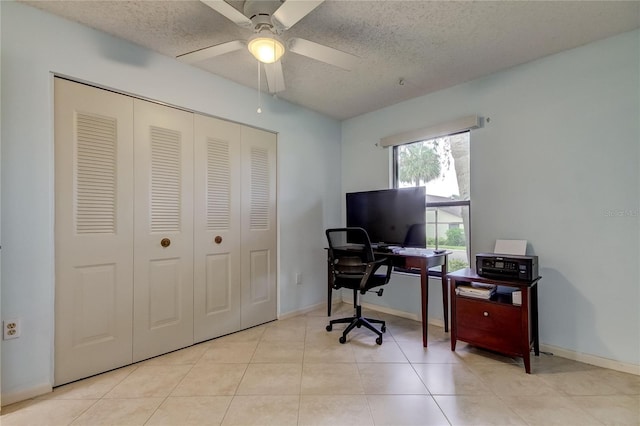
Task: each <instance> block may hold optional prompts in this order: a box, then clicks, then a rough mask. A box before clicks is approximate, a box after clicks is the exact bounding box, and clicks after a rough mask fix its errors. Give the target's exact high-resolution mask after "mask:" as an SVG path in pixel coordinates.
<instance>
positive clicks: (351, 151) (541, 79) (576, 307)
mask: <svg viewBox="0 0 640 426" xmlns="http://www.w3.org/2000/svg"><path fill="white" fill-rule="evenodd" d="M639 76H640V32H638V31H634V32H630V33H626V34H623V35H620V36H617V37H613V38H610V39H607V40H603V41H600V42H597V43H593V44H589V45H587V46H583V47H580V48H577V49H573V50H570V51H567V52H564V53H560V54H557V55H554V56H550V57H547V58H544V59H541V60H538V61H535V62H531V63H528V64H525V65H522V66H519V67H516V68H512V69H510V70H508V71H504V72H500V73H496V74H493V75H491V76H488V77H486V78H482V79H479V80H475V81H472V82H469V83H466V84H463V85H459V86H456V87H453V88H451V89H447V90H443V91H440V92H437V93H433V94H431V95H428V96H423V97H420V98H417V99H413V100H410V101H407V102H404V103H401V104H398V105H395V106H392V107H389V108H386V109H383V110H379V111H376V112H373V113H370V114H367V115H364V116H360V117H357V118H354V119H351V120H347V121H345V122H343V126H342V139H343V147H342V175H343V182H342V190H343V193H344V192H349V191H356V190H368V189H379V188H385V187H388V186H387V185H388V182H389V173H388V170H389V168H388V164H389V155H390V153H389V150H385V149H380V148H377V147H375V145H374V144H375V143H376V142H377V141H379V139H380V138H381V137H384V136H387V135H391V134H395V133H400V132H403V131H406V130H411V129H417V128H421V127H426V126H430V125H434V124H437V123H440V122H444V121H449V120H451V119H455V118H459V117H462V116H465V115H469V114H479V115H481V116H483V117H488V118H490V122H489V123H487V124H486V125H485V127H484V128H482V129H479V130H476V131H473V132H472V135H471V173H472V175H471V179H472V195H471V197H472V201H471V214H472V223H471V233H472V253H473V254H475V253H479V252H483V251H491V250H492V248H493V244H494V241H495V240H496V239H501V238H503V239H526V240H528V241H529V246H530V248H531V250H532V253H535V254H537V255H538V256H539V258H540V265H541V270H540V273H541V275H542V276H543V279H542V282H541V287H540V329H541V331H540V338H541V341H542V343H544V344H548V345H554V346H558V347H561V348H564V349H568V350H570V351H574V352H578V353H582V354H588V355H594V356H598V357H603V358H607V359H611V360H616V361H620V362H624V363H631V364H635V365H638V364H640V318H639V314H638V312H639V310H640V309H639V306H640V294H639V288H640V273H639V267H638V263H639V259H640V251H639V245H640V226H639V219H640V201H639V200H640V178H639V173H638V169H639V165H640V152H639V146H640V131H639V127H638V126H639V124H638V123H639V122H640V107H639V102H640V90H639V78H640V77H639ZM409 83H410V82H409ZM343 198H344V195H343ZM399 280H401V281H400V282H401V285H400V287H402V291H405V290H406V288H407V285H406V280H407V278H406V277H402V278H399ZM413 281H414V286H413V288H411V289H410V291H412V292H413V293H412V294H414V297H415V295H418V294H419V283H418V280H417V279H413ZM392 284H393V283H392ZM435 284H436V283H435V282H434V283H432V284H431V290H432V291H431V293H430V294H431V301H430V313H431V314H430V316H431V317H434V318H438V317H439V315H440V312H441V309H439V308H440V307H439V305H440V303H441V302H440V294H441V293H440V292H439V291H438V286H437V285H435ZM394 292H395V289H394V286H393V285H390V286H389V289H388V290H387V293H385V297H384V298H385V299H386V298H387V297H389V298H391V297H395V299H388V300H387V301H386V302H382V301H380V302H377V301H376V300H375V299H371V298H370V299H368V300H369V301H370V302H371V303H381V304H382V303H385V304H386V305H390V307H392V308H394V309H399V310H403V311H407V312H411V313H416V314H417V313H419V311H417V312H416V306H417V305H416V304H415V303H412V302H411V301H407V297H406V295H399V296H392V294H393V293H394Z"/></svg>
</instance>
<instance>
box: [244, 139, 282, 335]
mask: <svg viewBox="0 0 640 426" xmlns="http://www.w3.org/2000/svg"><path fill="white" fill-rule="evenodd" d="M242 159H243V161H242V258H241V259H242V260H241V262H242V266H241V271H242V308H241V309H242V328H246V327H251V326H254V325H257V324H262V323H264V322H267V321H271V320H274V319H276V317H277V293H276V290H277V289H276V235H277V234H276V135H275V134H273V133H269V132H265V131H262V130H257V129H253V128H250V127H242Z"/></svg>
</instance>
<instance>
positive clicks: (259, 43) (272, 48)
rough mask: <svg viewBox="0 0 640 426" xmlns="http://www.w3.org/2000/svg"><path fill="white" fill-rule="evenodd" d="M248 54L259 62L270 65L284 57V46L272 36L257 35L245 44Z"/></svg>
mask: <svg viewBox="0 0 640 426" xmlns="http://www.w3.org/2000/svg"><path fill="white" fill-rule="evenodd" d="M247 47H248V48H249V52H251V54H252V55H253V56H254V57H255V58H256V59H257V60H259V61H260V62H262V63H264V64H272V63H274V62H277V61H279V60H280V58H281V57H282V55H284V51H285V49H284V44H282V42H281V41H280V40H278V38H277V37H275V36H273V35H264V34H257V35H255V36H254V37H252V38H251V39H250V40H249V43H248V44H247Z"/></svg>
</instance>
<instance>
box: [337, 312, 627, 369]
mask: <svg viewBox="0 0 640 426" xmlns="http://www.w3.org/2000/svg"><path fill="white" fill-rule="evenodd" d="M345 303H346V302H345ZM362 306H363V307H365V308H367V309H371V310H373V311H378V312H383V313H385V314H390V315H395V316H398V317H401V318H407V319H411V320H414V321H421V319H420V318H419V317H418V315H416V314H412V313H408V312H402V311H397V310H395V309H391V308H388V307H385V306H379V305H372V304H369V303H363V304H362ZM428 321H429V324H432V325H435V326H438V327H444V321H443V320H442V319H438V318H429V319H428ZM540 350H541V351H543V352H551V353H553V354H554V355H555V356H559V357H561V358H567V359H570V360H573V361H579V362H584V363H585V364H590V365H595V366H597V367H602V368H608V369H610V370H616V371H621V372H623V373H629V374H635V375H636V376H640V365H636V364H630V363H626V362H620V361H616V360H613V359H608V358H602V357H599V356H595V355H589V354H584V353H580V352H575V351H572V350H569V349H564V348H561V347H559V346H553V345H545V344H543V343H541V344H540Z"/></svg>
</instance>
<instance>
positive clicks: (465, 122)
mask: <svg viewBox="0 0 640 426" xmlns="http://www.w3.org/2000/svg"><path fill="white" fill-rule="evenodd" d="M481 124H482V119H481V118H480V117H479V116H477V115H469V116H466V117H462V118H458V119H457V120H452V121H447V122H445V123H440V124H436V125H434V126H429V127H425V128H423V129H417V130H410V131H408V132H403V133H398V134H396V135H391V136H386V137H384V138H382V139H380V146H381V147H385V148H386V147H388V146H396V145H404V144H406V143H412V142H419V141H426V140H429V139H434V138H438V137H442V136H447V135H453V134H455V133H460V132H465V131H467V130H472V129H478V128H480V127H482V126H481Z"/></svg>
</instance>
